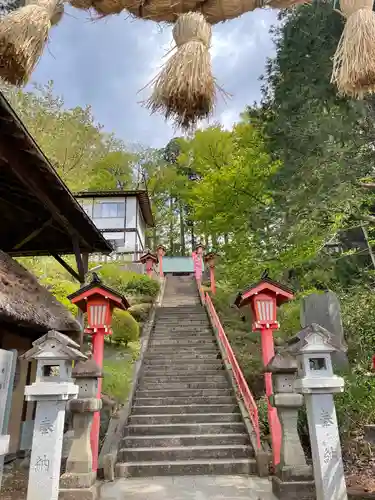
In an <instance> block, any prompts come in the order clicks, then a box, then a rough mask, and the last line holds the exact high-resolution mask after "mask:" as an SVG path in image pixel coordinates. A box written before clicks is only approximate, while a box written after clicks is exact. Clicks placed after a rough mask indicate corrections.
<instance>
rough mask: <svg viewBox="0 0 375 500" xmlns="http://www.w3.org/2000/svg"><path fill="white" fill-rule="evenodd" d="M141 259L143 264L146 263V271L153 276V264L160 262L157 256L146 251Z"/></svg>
mask: <svg viewBox="0 0 375 500" xmlns="http://www.w3.org/2000/svg"><path fill="white" fill-rule="evenodd" d="M139 260H140V261H141V262H142V264H146V273H147V274H148V276H149V277H150V278H151V277H152V270H153V266H154V264H157V263H158V258H157V256H156V255H154V254H153V253H151V252H146V253H145V254H144V255H142V257H141V258H140V259H139Z"/></svg>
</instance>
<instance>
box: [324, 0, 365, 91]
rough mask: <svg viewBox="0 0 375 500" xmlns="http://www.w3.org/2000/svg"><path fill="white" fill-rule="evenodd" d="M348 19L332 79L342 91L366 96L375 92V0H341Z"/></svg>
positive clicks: (338, 48) (336, 56)
mask: <svg viewBox="0 0 375 500" xmlns="http://www.w3.org/2000/svg"><path fill="white" fill-rule="evenodd" d="M340 7H341V11H342V13H343V14H344V16H345V17H346V18H347V21H346V24H345V28H344V31H343V33H342V35H341V39H340V42H339V45H338V47H337V50H336V54H335V56H334V60H333V72H332V79H331V82H332V83H335V84H336V85H337V88H338V90H339V93H340V94H343V95H348V96H351V97H357V98H362V97H363V96H364V95H365V94H366V93H373V92H375V14H374V13H373V11H372V7H373V0H340Z"/></svg>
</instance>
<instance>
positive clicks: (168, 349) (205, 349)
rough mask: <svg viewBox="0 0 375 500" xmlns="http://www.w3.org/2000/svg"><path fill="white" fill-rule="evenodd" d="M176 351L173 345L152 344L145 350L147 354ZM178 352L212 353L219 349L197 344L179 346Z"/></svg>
mask: <svg viewBox="0 0 375 500" xmlns="http://www.w3.org/2000/svg"><path fill="white" fill-rule="evenodd" d="M175 352H176V348H175V347H173V346H167V347H165V346H161V347H158V346H157V347H154V346H150V347H149V349H148V350H147V354H150V353H152V354H166V355H168V354H171V353H175ZM178 352H179V353H181V354H189V353H190V352H191V353H196V352H197V353H199V352H200V353H204V352H207V353H212V352H215V353H217V352H219V349H218V348H217V347H216V346H211V345H202V346H197V347H182V348H181V347H179V348H178Z"/></svg>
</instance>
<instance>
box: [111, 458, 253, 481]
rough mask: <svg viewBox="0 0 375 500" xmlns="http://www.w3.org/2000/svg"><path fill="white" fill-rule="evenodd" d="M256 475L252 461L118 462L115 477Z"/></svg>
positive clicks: (244, 459)
mask: <svg viewBox="0 0 375 500" xmlns="http://www.w3.org/2000/svg"><path fill="white" fill-rule="evenodd" d="M255 473H256V462H255V460H254V459H246V458H237V459H233V458H232V459H228V458H227V459H224V458H223V459H221V460H220V459H217V460H203V459H201V460H179V461H175V462H170V461H159V462H156V461H151V462H119V463H118V464H117V465H116V476H117V477H151V476H187V475H193V476H197V475H223V474H228V475H250V474H255Z"/></svg>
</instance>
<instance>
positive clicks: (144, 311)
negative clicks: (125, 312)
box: [129, 303, 152, 321]
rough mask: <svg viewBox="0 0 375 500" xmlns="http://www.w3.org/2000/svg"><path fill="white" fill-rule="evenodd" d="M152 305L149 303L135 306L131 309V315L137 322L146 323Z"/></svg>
mask: <svg viewBox="0 0 375 500" xmlns="http://www.w3.org/2000/svg"><path fill="white" fill-rule="evenodd" d="M151 307H152V305H151V304H149V303H144V304H134V305H133V306H131V307H130V308H129V312H130V314H131V315H132V316H133V318H134V319H135V320H136V321H145V320H146V319H147V318H148V314H149V312H150V309H151Z"/></svg>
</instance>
